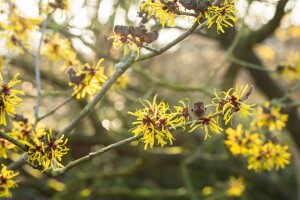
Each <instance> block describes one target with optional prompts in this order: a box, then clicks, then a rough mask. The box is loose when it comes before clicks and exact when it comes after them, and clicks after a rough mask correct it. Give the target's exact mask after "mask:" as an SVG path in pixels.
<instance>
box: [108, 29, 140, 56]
mask: <svg viewBox="0 0 300 200" xmlns="http://www.w3.org/2000/svg"><path fill="white" fill-rule="evenodd" d="M108 39H113V43H112V46H113V48H114V49H122V50H123V52H124V55H127V54H129V53H130V52H135V53H136V58H135V59H138V57H139V55H140V48H141V47H139V46H138V45H137V43H136V42H134V41H133V39H132V37H131V36H130V35H129V36H128V37H126V38H125V37H123V36H121V35H118V34H115V35H114V36H111V37H109V38H108ZM138 42H139V41H138Z"/></svg>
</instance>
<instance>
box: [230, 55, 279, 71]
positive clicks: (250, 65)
mask: <svg viewBox="0 0 300 200" xmlns="http://www.w3.org/2000/svg"><path fill="white" fill-rule="evenodd" d="M228 60H229V61H231V62H232V63H235V64H238V65H239V66H242V67H247V68H250V69H255V70H259V71H265V72H276V70H273V69H266V68H264V67H263V66H261V65H257V64H253V63H249V62H246V61H243V60H240V59H237V58H235V57H233V56H231V57H229V58H228Z"/></svg>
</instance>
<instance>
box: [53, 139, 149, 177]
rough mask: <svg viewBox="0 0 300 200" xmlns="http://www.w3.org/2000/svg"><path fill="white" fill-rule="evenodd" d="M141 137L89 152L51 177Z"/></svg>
mask: <svg viewBox="0 0 300 200" xmlns="http://www.w3.org/2000/svg"><path fill="white" fill-rule="evenodd" d="M143 135H144V134H139V135H137V136H132V137H130V138H126V139H124V140H121V141H119V142H116V143H114V144H111V145H109V146H107V147H105V148H103V149H100V150H99V151H95V152H91V153H89V154H88V155H86V156H84V157H81V158H79V159H77V160H74V161H72V162H70V163H69V164H67V165H66V166H65V168H62V169H60V170H57V171H52V172H51V173H52V175H53V176H57V175H61V174H64V173H66V172H67V171H69V170H70V169H72V168H73V167H75V166H77V165H79V164H81V163H84V162H86V161H88V160H91V159H92V158H94V157H95V156H98V155H101V154H103V153H105V152H107V151H109V150H111V149H114V148H117V147H119V146H122V145H124V144H128V143H130V142H132V141H135V140H139V139H141V138H142V137H143Z"/></svg>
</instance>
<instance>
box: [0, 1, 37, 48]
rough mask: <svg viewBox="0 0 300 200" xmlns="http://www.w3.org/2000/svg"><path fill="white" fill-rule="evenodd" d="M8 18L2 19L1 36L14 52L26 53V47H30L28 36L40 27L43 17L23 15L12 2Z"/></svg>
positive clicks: (0, 24)
mask: <svg viewBox="0 0 300 200" xmlns="http://www.w3.org/2000/svg"><path fill="white" fill-rule="evenodd" d="M6 15H7V18H8V19H7V20H5V21H3V22H1V21H0V30H1V29H2V31H1V32H0V38H3V39H4V41H5V47H6V48H7V49H10V50H12V51H13V52H15V51H16V52H19V53H24V49H25V48H26V49H30V48H31V46H30V45H29V42H28V38H29V35H30V33H31V32H32V31H33V30H35V29H38V25H39V24H40V23H41V21H42V20H41V18H30V17H28V16H26V17H25V16H22V14H21V13H20V11H19V10H18V9H17V7H16V5H15V4H14V3H12V5H11V6H10V11H9V13H6Z"/></svg>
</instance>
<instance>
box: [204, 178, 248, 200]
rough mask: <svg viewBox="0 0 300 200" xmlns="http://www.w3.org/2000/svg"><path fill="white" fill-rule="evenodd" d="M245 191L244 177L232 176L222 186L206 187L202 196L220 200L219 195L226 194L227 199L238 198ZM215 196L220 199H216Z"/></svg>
mask: <svg viewBox="0 0 300 200" xmlns="http://www.w3.org/2000/svg"><path fill="white" fill-rule="evenodd" d="M245 189H246V186H245V181H244V178H243V177H234V176H230V177H229V180H228V181H226V182H222V184H218V185H216V186H215V187H212V186H205V187H204V188H203V189H202V194H203V195H204V196H210V199H219V195H218V193H222V194H225V196H227V197H231V198H236V197H241V196H242V195H243V193H244V192H245ZM214 195H216V196H218V198H214V197H215V196H214ZM226 199H227V198H226Z"/></svg>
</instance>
